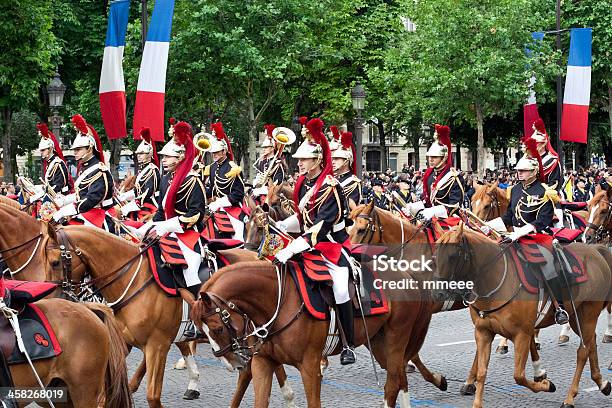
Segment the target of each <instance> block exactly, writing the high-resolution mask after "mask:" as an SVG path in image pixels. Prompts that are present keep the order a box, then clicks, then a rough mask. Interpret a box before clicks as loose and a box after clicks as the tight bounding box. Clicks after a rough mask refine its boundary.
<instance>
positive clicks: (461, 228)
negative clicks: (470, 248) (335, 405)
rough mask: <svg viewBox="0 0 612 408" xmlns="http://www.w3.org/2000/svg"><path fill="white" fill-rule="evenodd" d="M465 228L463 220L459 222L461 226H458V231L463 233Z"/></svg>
mask: <svg viewBox="0 0 612 408" xmlns="http://www.w3.org/2000/svg"><path fill="white" fill-rule="evenodd" d="M464 228H465V222H463V220H462V221H459V224H457V231H459V232H463V230H464Z"/></svg>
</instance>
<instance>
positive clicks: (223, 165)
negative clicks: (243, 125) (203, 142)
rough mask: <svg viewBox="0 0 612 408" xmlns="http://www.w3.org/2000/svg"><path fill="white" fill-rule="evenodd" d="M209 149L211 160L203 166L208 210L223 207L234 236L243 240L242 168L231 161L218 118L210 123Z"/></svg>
mask: <svg viewBox="0 0 612 408" xmlns="http://www.w3.org/2000/svg"><path fill="white" fill-rule="evenodd" d="M211 128H212V136H213V137H212V138H211V140H210V148H209V150H208V151H209V152H211V153H212V156H213V160H214V162H213V163H212V164H211V165H210V166H207V168H208V171H207V173H208V175H209V177H208V183H207V184H206V197H207V200H208V203H209V204H208V207H209V209H210V211H211V212H213V213H214V212H217V211H223V212H225V213H227V216H228V218H229V220H230V222H231V224H232V227H233V228H234V232H235V233H234V236H233V238H234V239H238V240H240V241H244V220H245V217H246V214H245V213H244V211H243V210H242V201H243V200H244V182H243V180H242V168H241V167H240V166H238V165H237V164H236V163H235V162H234V152H233V151H232V145H231V144H230V141H229V139H228V137H227V135H226V134H225V131H224V130H223V124H222V123H221V122H217V123H213V124H212V126H211Z"/></svg>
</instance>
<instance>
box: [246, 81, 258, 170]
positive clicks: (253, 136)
mask: <svg viewBox="0 0 612 408" xmlns="http://www.w3.org/2000/svg"><path fill="white" fill-rule="evenodd" d="M247 110H248V112H247V114H248V122H249V145H250V144H251V143H253V142H254V141H256V140H257V123H256V122H255V102H254V101H253V81H248V83H247ZM244 150H245V151H244V163H245V165H244V166H243V169H242V170H243V172H244V173H243V176H244V179H245V180H251V166H250V165H248V163H251V161H252V160H251V157H250V156H251V154H250V153H251V152H250V151H249V146H247V148H246V149H244ZM253 161H254V158H253Z"/></svg>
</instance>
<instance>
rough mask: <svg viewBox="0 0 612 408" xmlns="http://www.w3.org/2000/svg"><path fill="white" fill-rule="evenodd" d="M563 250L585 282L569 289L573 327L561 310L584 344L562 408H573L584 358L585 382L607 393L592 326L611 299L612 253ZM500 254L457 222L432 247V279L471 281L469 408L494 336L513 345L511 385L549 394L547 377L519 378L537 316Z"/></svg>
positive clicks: (534, 299)
mask: <svg viewBox="0 0 612 408" xmlns="http://www.w3.org/2000/svg"><path fill="white" fill-rule="evenodd" d="M568 248H571V249H572V251H573V252H574V253H575V254H576V255H577V256H578V257H579V259H581V260H584V262H585V267H586V268H587V270H588V273H589V279H588V280H587V281H586V282H584V283H581V284H580V285H578V286H575V287H572V288H571V291H572V294H573V299H574V300H575V305H576V310H577V319H578V321H579V326H578V323H577V320H576V313H574V311H573V309H572V307H571V306H569V304H568V305H567V307H566V310H567V311H568V313H569V314H570V324H571V326H572V329H573V330H574V331H575V332H577V333H578V331H579V330H581V331H582V336H583V340H584V344H583V345H581V346H580V347H579V348H578V351H577V366H576V370H575V374H574V379H573V381H572V385H571V387H570V389H569V390H568V393H567V395H566V397H565V400H564V402H563V405H562V407H563V408H571V407H573V406H574V405H573V404H574V397H575V396H576V395H577V394H578V386H579V383H580V377H581V375H582V371H583V369H584V365H585V363H586V361H587V359H588V360H589V362H590V371H591V379H593V381H594V382H595V383H596V384H597V386H598V387H599V389H600V390H601V392H602V393H603V394H604V395H609V394H610V382H609V381H604V380H603V378H602V375H601V372H600V369H599V362H598V359H597V346H596V343H595V328H596V325H597V319H598V317H599V314H600V313H601V311H602V309H603V308H604V307H605V306H606V305H607V304H608V302H610V300H612V269H611V268H612V255H610V253H609V252H608V250H607V249H606V248H605V247H603V246H594V245H585V244H581V243H574V244H570V245H569V246H568ZM506 250H507V248H505V247H502V248H501V249H500V245H499V244H498V243H496V242H493V241H492V240H490V239H489V238H486V237H484V236H483V235H482V234H480V233H477V232H474V231H472V230H469V229H467V228H464V226H463V224H460V225H459V226H458V227H456V228H454V229H452V230H450V231H448V232H446V233H445V234H444V235H443V236H442V237H441V238H440V239H439V241H438V244H437V247H436V263H437V267H436V272H435V277H436V278H437V279H438V280H441V281H464V282H466V281H472V282H474V294H476V299H475V300H474V302H473V303H472V304H471V305H470V314H471V317H472V321H473V322H474V325H475V338H476V348H477V351H476V355H477V361H476V362H475V366H476V367H475V368H476V372H477V378H476V397H475V399H474V402H473V407H474V408H480V407H482V398H483V392H484V384H485V380H486V375H487V367H488V365H489V358H490V354H491V343H492V341H493V338H494V336H495V334H501V335H502V336H504V337H506V338H509V339H510V340H512V342H513V343H514V345H515V351H514V379H515V381H516V383H517V384H519V385H521V386H524V387H527V388H529V389H530V390H532V391H533V392H541V391H545V392H553V391H555V386H554V384H553V383H552V382H551V381H550V380H548V379H544V380H542V381H540V382H536V381H531V380H528V379H527V378H526V377H525V362H526V360H527V354H528V351H529V348H530V344H531V343H532V337H533V332H534V326H535V324H536V320H537V318H538V310H537V307H538V295H537V294H529V293H527V292H526V291H525V289H524V288H523V287H522V285H521V282H520V280H519V277H518V272H517V265H516V264H515V263H514V262H513V261H512V260H511V259H508V258H507V253H506ZM501 259H504V262H501ZM451 292H452V291H444V290H440V291H438V292H435V293H434V296H436V298H438V299H443V298H445V297H447V296H448V295H450V294H452V293H451ZM481 293H489V295H487V296H486V297H485V296H483V297H480V296H479V295H478V294H481ZM491 293H493V294H494V296H493V295H491ZM553 309H554V308H551V310H549V311H548V313H547V314H546V315H545V316H544V317H543V320H542V321H541V322H540V323H539V325H538V326H537V327H547V326H550V325H553V324H555V322H554V317H553V312H554V310H553ZM579 327H580V329H579Z"/></svg>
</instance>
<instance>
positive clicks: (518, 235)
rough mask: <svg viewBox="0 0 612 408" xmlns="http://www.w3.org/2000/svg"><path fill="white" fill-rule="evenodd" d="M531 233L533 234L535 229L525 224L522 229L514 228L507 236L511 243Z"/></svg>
mask: <svg viewBox="0 0 612 408" xmlns="http://www.w3.org/2000/svg"><path fill="white" fill-rule="evenodd" d="M531 232H535V227H534V226H533V225H531V224H526V225H524V226H522V227H515V228H514V231H513V232H511V233H510V234H508V238H510V239H511V240H512V241H516V240H518V239H519V238H521V237H524V236H525V235H527V234H529V233H531Z"/></svg>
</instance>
